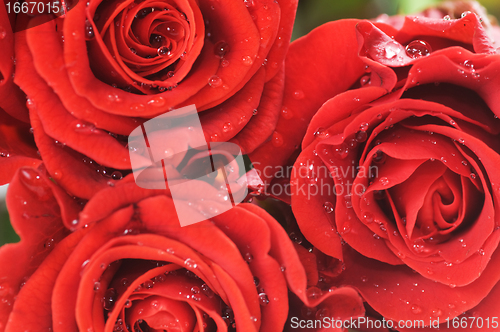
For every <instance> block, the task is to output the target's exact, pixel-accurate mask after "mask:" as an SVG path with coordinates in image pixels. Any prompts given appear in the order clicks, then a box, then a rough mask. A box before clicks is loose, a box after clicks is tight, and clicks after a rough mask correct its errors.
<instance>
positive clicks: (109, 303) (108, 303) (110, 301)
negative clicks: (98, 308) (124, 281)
mask: <svg viewBox="0 0 500 332" xmlns="http://www.w3.org/2000/svg"><path fill="white" fill-rule="evenodd" d="M116 299H117V293H116V291H115V289H114V288H109V289H107V290H106V292H105V293H104V296H103V298H102V307H103V308H104V309H105V310H111V309H113V306H114V305H115V302H116Z"/></svg>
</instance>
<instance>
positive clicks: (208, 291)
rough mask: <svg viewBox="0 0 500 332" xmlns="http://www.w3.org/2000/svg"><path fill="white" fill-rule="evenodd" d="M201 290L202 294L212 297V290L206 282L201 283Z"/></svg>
mask: <svg viewBox="0 0 500 332" xmlns="http://www.w3.org/2000/svg"><path fill="white" fill-rule="evenodd" d="M201 290H202V291H203V294H205V295H206V296H207V297H208V298H212V297H214V292H213V291H212V289H211V288H210V287H208V285H207V284H203V285H201Z"/></svg>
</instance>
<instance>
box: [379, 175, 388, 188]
mask: <svg viewBox="0 0 500 332" xmlns="http://www.w3.org/2000/svg"><path fill="white" fill-rule="evenodd" d="M379 182H380V183H381V184H382V185H383V186H387V185H388V184H389V179H388V178H387V177H385V176H384V177H381V178H380V179H379Z"/></svg>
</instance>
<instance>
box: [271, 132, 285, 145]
mask: <svg viewBox="0 0 500 332" xmlns="http://www.w3.org/2000/svg"><path fill="white" fill-rule="evenodd" d="M271 141H272V144H273V145H274V146H275V147H280V146H282V145H283V143H284V140H283V136H282V135H281V134H280V133H278V132H277V131H275V132H274V133H273V136H272V139H271Z"/></svg>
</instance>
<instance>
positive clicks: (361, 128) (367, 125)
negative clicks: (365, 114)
mask: <svg viewBox="0 0 500 332" xmlns="http://www.w3.org/2000/svg"><path fill="white" fill-rule="evenodd" d="M369 127H370V124H369V123H368V122H363V123H362V124H360V125H359V130H361V131H367V130H368V128H369Z"/></svg>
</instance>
